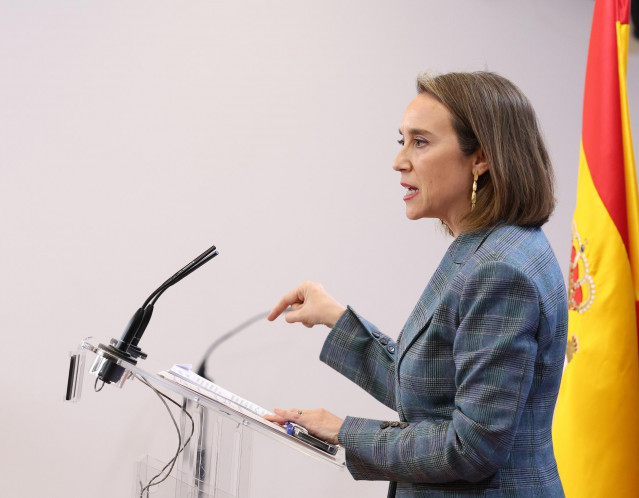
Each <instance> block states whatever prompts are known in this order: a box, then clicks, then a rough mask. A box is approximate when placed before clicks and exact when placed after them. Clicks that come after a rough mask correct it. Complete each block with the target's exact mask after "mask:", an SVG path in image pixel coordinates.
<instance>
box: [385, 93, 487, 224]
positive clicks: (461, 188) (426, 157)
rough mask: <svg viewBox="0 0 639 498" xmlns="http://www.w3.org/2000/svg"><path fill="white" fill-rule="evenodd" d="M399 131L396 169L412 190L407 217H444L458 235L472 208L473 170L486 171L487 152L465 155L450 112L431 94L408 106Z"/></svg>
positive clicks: (407, 199)
mask: <svg viewBox="0 0 639 498" xmlns="http://www.w3.org/2000/svg"><path fill="white" fill-rule="evenodd" d="M399 133H400V135H401V136H402V138H401V139H400V140H399V143H400V145H401V146H402V150H401V151H400V152H399V154H398V155H397V157H396V158H395V161H394V163H393V169H394V170H395V171H399V172H400V173H401V175H402V177H401V185H402V187H404V188H405V189H406V192H405V195H404V202H405V203H406V216H407V217H408V218H409V219H411V220H417V219H419V218H440V219H441V220H443V221H444V222H445V223H446V225H448V227H449V228H450V230H451V231H452V232H453V234H454V235H455V236H457V235H458V234H459V231H460V228H461V227H459V226H458V225H459V221H460V220H461V218H462V217H463V216H464V215H465V214H466V213H467V212H468V211H469V210H470V195H471V192H472V183H473V171H474V169H477V170H478V173H479V174H481V173H483V172H484V171H485V170H484V169H483V166H481V165H482V164H483V162H482V161H483V156H482V154H481V152H480V151H478V152H476V153H473V154H471V155H470V156H465V155H464V154H462V151H461V150H460V148H459V142H458V141H457V135H456V134H455V131H454V129H453V126H452V124H451V115H450V112H449V111H448V109H446V107H444V105H443V104H442V103H441V102H439V101H438V100H437V99H435V98H434V97H432V96H431V95H429V94H427V93H422V94H419V95H418V96H417V97H415V99H414V100H413V101H412V102H411V103H410V104H408V107H407V108H406V112H405V113H404V117H403V118H402V124H401V126H400V128H399Z"/></svg>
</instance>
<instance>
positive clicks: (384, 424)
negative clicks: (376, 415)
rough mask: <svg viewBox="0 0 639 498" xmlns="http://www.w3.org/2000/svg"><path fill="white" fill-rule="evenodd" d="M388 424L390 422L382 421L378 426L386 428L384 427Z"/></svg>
mask: <svg viewBox="0 0 639 498" xmlns="http://www.w3.org/2000/svg"><path fill="white" fill-rule="evenodd" d="M389 425H390V422H382V423H381V424H379V428H380V429H386V427H388V426H389Z"/></svg>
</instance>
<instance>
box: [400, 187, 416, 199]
mask: <svg viewBox="0 0 639 498" xmlns="http://www.w3.org/2000/svg"><path fill="white" fill-rule="evenodd" d="M401 186H402V187H404V188H405V189H406V193H405V194H404V200H405V201H409V200H411V199H412V198H413V197H415V196H416V195H417V194H419V189H418V188H417V187H415V186H414V185H409V184H408V183H402V184H401Z"/></svg>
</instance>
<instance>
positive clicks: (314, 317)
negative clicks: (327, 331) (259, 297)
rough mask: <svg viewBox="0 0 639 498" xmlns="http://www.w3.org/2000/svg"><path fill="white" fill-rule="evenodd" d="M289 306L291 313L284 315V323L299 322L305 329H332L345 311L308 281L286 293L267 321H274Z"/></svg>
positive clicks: (322, 289)
mask: <svg viewBox="0 0 639 498" xmlns="http://www.w3.org/2000/svg"><path fill="white" fill-rule="evenodd" d="M289 306H290V307H291V311H289V312H288V313H286V315H285V318H286V321H287V322H289V323H296V322H300V323H302V324H304V325H305V326H306V327H312V326H313V325H326V326H327V327H329V328H333V326H334V325H335V323H336V322H337V320H338V319H339V317H340V316H342V314H343V313H344V311H346V308H345V307H344V306H342V305H341V304H340V303H338V302H337V301H336V300H335V299H334V298H333V297H332V296H331V295H330V294H329V293H328V292H326V291H325V290H324V287H322V285H321V284H319V283H317V282H308V281H307V282H304V283H303V284H302V285H300V286H299V287H296V288H295V289H293V290H292V291H290V292H289V293H287V294H286V295H285V296H284V297H283V298H282V299H281V300H280V302H279V303H277V304H276V305H275V307H274V308H273V310H272V311H271V313H270V314H269V316H268V319H269V320H270V321H273V320H275V319H276V318H277V317H278V316H280V314H281V313H282V312H283V311H284V310H285V309H286V308H288V307H289Z"/></svg>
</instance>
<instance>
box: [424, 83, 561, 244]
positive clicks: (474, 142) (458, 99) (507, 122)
mask: <svg viewBox="0 0 639 498" xmlns="http://www.w3.org/2000/svg"><path fill="white" fill-rule="evenodd" d="M417 91H418V92H419V93H427V94H429V95H431V96H433V97H435V98H436V99H437V100H439V101H440V102H441V103H442V104H443V105H444V106H446V107H447V108H448V110H449V111H450V113H451V115H452V120H451V121H452V126H453V129H454V130H455V133H456V134H457V139H458V141H459V146H460V148H461V150H462V153H464V154H466V155H470V154H472V153H473V152H475V151H477V149H480V148H481V150H482V152H483V154H484V157H485V158H486V160H487V162H488V171H487V172H486V173H484V174H483V175H481V176H480V177H479V180H478V181H477V202H476V205H475V209H473V210H472V211H470V212H469V213H468V214H467V215H466V216H465V217H464V219H463V220H462V223H463V230H464V231H465V232H470V231H474V230H478V229H481V228H487V227H490V226H493V225H495V224H497V223H500V222H502V223H508V224H514V225H520V226H541V225H543V224H544V223H545V222H546V221H548V218H549V217H550V215H551V214H552V212H553V210H554V208H555V194H554V173H553V168H552V164H551V162H550V158H549V156H548V152H547V150H546V146H545V144H544V140H543V137H542V135H541V131H540V129H539V124H538V122H537V117H536V115H535V111H534V110H533V108H532V105H531V104H530V102H529V100H528V99H527V98H526V96H525V95H524V94H523V93H522V91H521V90H520V89H519V88H517V86H515V85H514V84H513V83H511V82H510V81H509V80H507V79H506V78H503V77H502V76H499V75H497V74H494V73H489V72H475V73H447V74H442V75H438V76H430V75H428V74H422V75H420V76H419V77H418V78H417ZM470 194H471V192H470V191H469V192H468V202H469V204H470Z"/></svg>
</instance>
